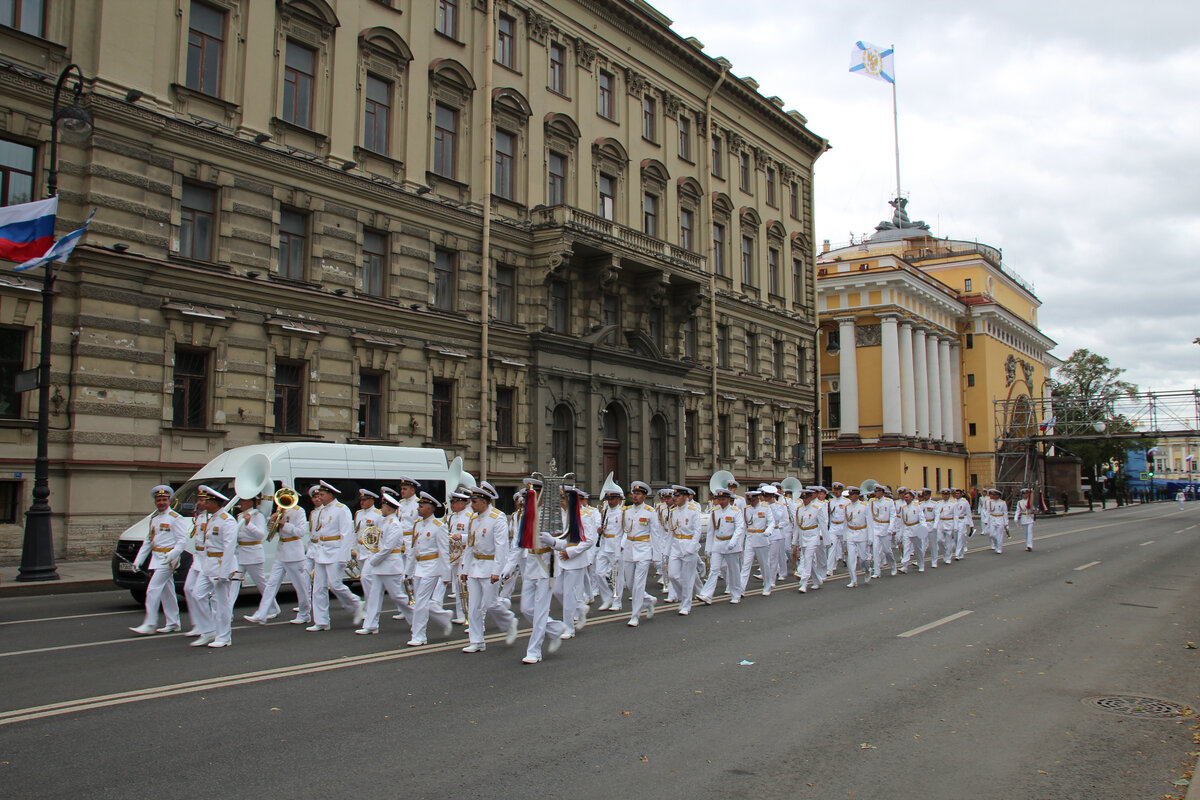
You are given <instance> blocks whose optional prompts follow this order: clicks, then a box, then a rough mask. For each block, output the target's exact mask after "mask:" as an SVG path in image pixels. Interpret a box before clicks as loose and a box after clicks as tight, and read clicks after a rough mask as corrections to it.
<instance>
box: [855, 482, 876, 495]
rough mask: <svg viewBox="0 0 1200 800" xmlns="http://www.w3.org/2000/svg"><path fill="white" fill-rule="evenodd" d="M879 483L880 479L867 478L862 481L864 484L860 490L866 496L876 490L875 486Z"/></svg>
mask: <svg viewBox="0 0 1200 800" xmlns="http://www.w3.org/2000/svg"><path fill="white" fill-rule="evenodd" d="M878 483H879V481H877V480H875V479H874V478H867V479H866V480H865V481H863V482H862V486H861V487H860V488H859V491H860V492H862V496H863V497H866V496H867V495H869V494H870V493H871V492H873V491H875V486H876V485H877V484H878Z"/></svg>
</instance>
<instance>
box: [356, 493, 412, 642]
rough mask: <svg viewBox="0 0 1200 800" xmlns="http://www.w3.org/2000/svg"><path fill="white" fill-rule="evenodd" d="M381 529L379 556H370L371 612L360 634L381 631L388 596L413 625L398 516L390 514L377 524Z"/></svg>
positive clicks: (403, 546)
mask: <svg viewBox="0 0 1200 800" xmlns="http://www.w3.org/2000/svg"><path fill="white" fill-rule="evenodd" d="M377 527H378V528H379V552H377V553H370V558H369V559H368V561H370V563H371V576H372V579H371V583H370V586H369V587H368V590H367V599H366V603H367V611H366V616H365V617H363V623H362V628H361V629H360V630H368V631H377V630H379V612H380V611H381V610H383V594H384V592H387V593H388V594H389V595H391V598H392V600H394V601H396V603H397V604H398V605H400V607H401V608H402V609H407V610H408V613H407V614H405V616H406V617H407V618H408V621H409V624H411V623H412V610H411V609H412V607H411V606H410V605H409V604H408V594H407V593H406V592H405V591H404V573H405V563H404V562H405V555H404V553H405V546H406V539H407V538H408V537H407V535H406V534H405V531H404V529H403V527H402V526H401V524H400V520H399V519H397V518H396V515H395V514H388V515H386V516H383V518H382V519H381V520H380V521H379V522H378V523H377Z"/></svg>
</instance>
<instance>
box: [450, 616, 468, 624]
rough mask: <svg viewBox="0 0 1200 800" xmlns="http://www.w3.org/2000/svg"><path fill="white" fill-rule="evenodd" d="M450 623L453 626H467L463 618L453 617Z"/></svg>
mask: <svg viewBox="0 0 1200 800" xmlns="http://www.w3.org/2000/svg"><path fill="white" fill-rule="evenodd" d="M450 621H451V622H453V623H454V624H455V625H466V624H467V620H466V618H465V617H455V618H454V619H452V620H450Z"/></svg>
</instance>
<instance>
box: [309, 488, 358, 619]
mask: <svg viewBox="0 0 1200 800" xmlns="http://www.w3.org/2000/svg"><path fill="white" fill-rule="evenodd" d="M312 531H313V539H314V544H315V545H316V546H315V547H314V548H313V602H312V611H313V624H314V625H328V624H329V593H330V592H333V593H334V594H335V595H336V596H337V599H338V600H339V601H340V602H341V604H342V608H345V609H346V610H347V611H358V608H359V604H360V603H361V602H362V601H361V600H360V599H359V598H358V596H357V595H356V594H354V592H352V591H350V590H349V589H348V588H346V585H345V584H344V583H343V582H342V580H343V577H344V575H345V572H346V562H347V561H348V560H349V558H350V548H351V546H352V545H353V544H354V540H355V537H354V520H353V519H352V518H351V517H350V509H348V508H346V506H344V505H342V504H341V503H340V502H338V501H336V500H335V501H334V502H332V503H328V504H326V505H323V506H321V507H320V508H318V509H314V510H313V513H312Z"/></svg>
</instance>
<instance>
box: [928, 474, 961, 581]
mask: <svg viewBox="0 0 1200 800" xmlns="http://www.w3.org/2000/svg"><path fill="white" fill-rule="evenodd" d="M941 496H942V499H941V500H936V501H933V508H934V515H935V520H934V529H933V533H932V534H931V535H930V537H929V539H930V550H931V551H932V552H931V558H930V561H931V564H930V566H933V567H936V566H937V565H938V559H939V558H940V559H941V560H942V562H943V563H945V564H949V563H950V562H951V561H953V560H954V518H955V517H956V516H957V515H958V508H957V507H956V506H955V504H954V500H953V499H952V498H951V497H950V489H949V488H948V487H947V488H944V489H942V490H941Z"/></svg>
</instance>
